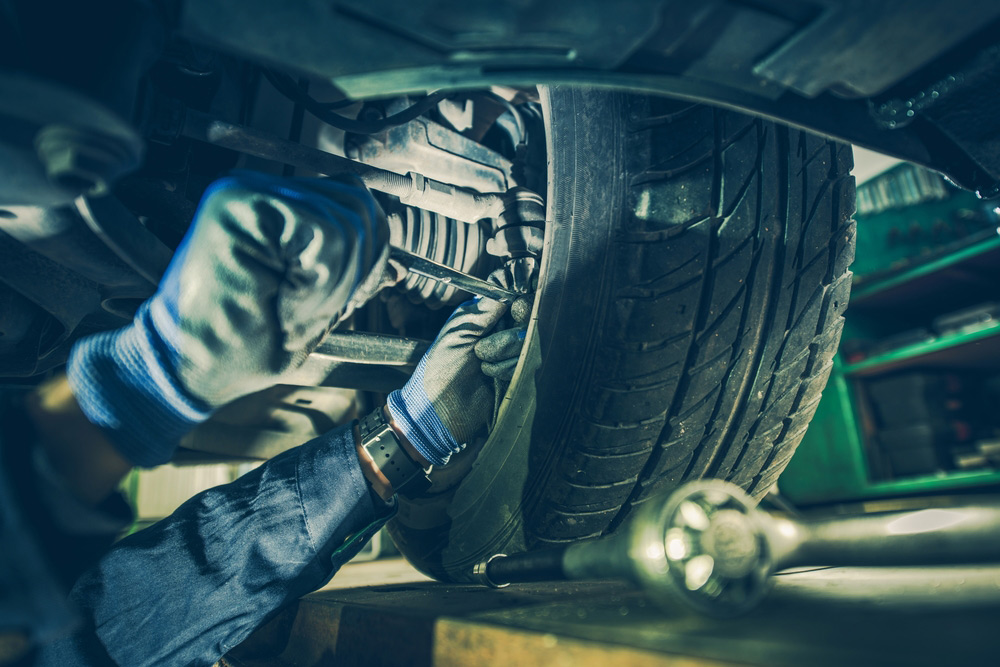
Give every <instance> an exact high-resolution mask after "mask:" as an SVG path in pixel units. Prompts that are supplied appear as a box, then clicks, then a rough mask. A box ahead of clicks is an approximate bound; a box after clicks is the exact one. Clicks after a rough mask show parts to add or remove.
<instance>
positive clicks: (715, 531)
mask: <svg viewBox="0 0 1000 667" xmlns="http://www.w3.org/2000/svg"><path fill="white" fill-rule="evenodd" d="M754 505H755V503H754V501H753V500H752V499H751V498H750V497H749V496H747V495H746V494H745V493H744V492H743V491H742V490H741V489H740V488H739V487H737V486H735V485H733V484H730V483H728V482H723V481H720V480H706V481H696V482H691V483H688V484H686V485H684V486H682V487H681V488H679V489H678V490H677V491H675V492H674V493H672V494H671V495H670V496H668V497H666V498H665V499H663V500H651V501H648V502H646V503H645V504H644V505H643V506H641V507H640V509H639V510H638V511H637V512H636V514H635V515H633V517H632V518H631V519H630V520H629V522H628V523H627V524H626V525H624V526H622V527H621V528H620V529H619V530H618V532H616V533H615V534H613V535H609V536H607V537H602V538H598V539H596V540H590V541H586V542H577V543H574V544H570V545H567V546H565V547H561V548H557V549H550V550H544V551H536V552H528V553H523V554H516V555H513V556H506V555H503V554H497V555H495V556H493V557H491V558H490V559H489V560H486V561H484V562H482V563H480V564H478V565H477V566H476V567H475V570H474V577H475V578H476V580H477V581H478V582H480V583H483V584H486V585H488V586H493V587H502V586H506V585H508V584H510V583H516V582H528V581H549V580H567V579H593V578H609V577H612V578H623V579H627V580H629V581H631V582H632V583H634V584H636V585H637V586H639V587H640V588H642V589H643V590H645V591H646V592H647V594H648V595H649V596H650V597H651V598H652V599H653V600H654V601H656V602H658V603H661V604H663V605H665V606H668V607H673V608H676V605H677V603H678V602H680V603H681V604H683V605H687V606H689V607H693V608H694V609H696V610H698V611H700V612H702V613H705V614H708V615H710V616H715V617H729V616H736V615H739V614H741V613H744V612H747V611H749V610H750V609H752V608H753V607H755V606H756V605H757V604H758V603H759V602H760V601H761V600H762V599H763V598H764V597H765V595H766V594H767V592H768V591H769V590H770V588H771V586H772V583H773V578H772V576H771V575H772V574H774V573H775V572H777V571H779V570H783V569H786V568H790V567H799V566H804V565H844V566H882V565H934V564H959V563H983V562H1000V504H994V505H975V506H967V507H956V508H947V509H943V508H942V509H925V510H919V511H910V512H891V513H883V514H874V515H867V516H858V517H850V518H835V519H820V520H796V519H790V518H786V517H781V516H776V515H772V514H769V513H768V512H765V511H763V510H759V509H757V508H756V507H755V506H754Z"/></svg>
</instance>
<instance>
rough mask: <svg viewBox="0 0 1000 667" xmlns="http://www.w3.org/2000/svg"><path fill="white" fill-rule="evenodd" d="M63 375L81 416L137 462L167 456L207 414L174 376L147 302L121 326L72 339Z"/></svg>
mask: <svg viewBox="0 0 1000 667" xmlns="http://www.w3.org/2000/svg"><path fill="white" fill-rule="evenodd" d="M66 375H67V378H68V379H69V384H70V387H71V388H72V390H73V394H74V396H75V397H76V401H77V403H78V404H79V405H80V408H81V410H83V413H84V415H86V417H87V419H88V420H90V421H91V422H92V423H94V424H96V425H97V426H99V427H101V428H102V429H103V430H104V432H105V433H106V434H107V435H108V437H109V439H110V440H111V443H112V444H113V445H114V446H115V448H116V449H117V450H118V452H119V453H120V454H121V455H122V456H123V457H125V458H126V459H127V460H129V461H130V462H132V463H133V464H135V465H138V466H145V467H149V466H155V465H159V464H161V463H166V462H167V461H169V460H170V458H171V457H172V456H173V453H174V450H175V449H176V448H177V443H178V442H179V441H180V439H181V438H182V437H183V436H184V435H185V434H186V433H187V432H188V431H190V430H191V429H192V428H194V427H195V426H197V425H198V424H200V423H201V422H203V421H205V420H206V419H208V417H209V416H210V415H211V414H212V408H211V407H209V406H206V405H204V404H203V403H202V402H201V401H199V400H197V399H195V398H194V397H192V396H191V395H190V394H189V393H188V392H187V391H185V390H184V388H183V386H182V385H181V383H180V381H179V380H178V378H177V375H176V373H175V371H174V369H173V366H172V365H171V364H170V361H169V353H168V347H167V345H166V343H165V342H164V340H163V339H162V338H161V336H160V335H159V334H158V333H157V330H156V328H155V327H154V326H153V324H152V318H151V316H150V311H149V304H148V303H146V304H143V305H142V306H141V307H140V309H139V312H138V313H136V316H135V320H134V321H133V323H132V324H131V325H129V326H127V327H125V328H124V329H119V330H118V331H109V332H104V333H99V334H96V335H93V336H88V337H87V338H83V339H81V340H80V341H78V342H77V343H76V345H74V347H73V351H72V353H71V354H70V357H69V362H68V364H67V367H66Z"/></svg>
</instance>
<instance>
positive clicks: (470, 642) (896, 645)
mask: <svg viewBox="0 0 1000 667" xmlns="http://www.w3.org/2000/svg"><path fill="white" fill-rule="evenodd" d="M777 579H778V581H777V585H776V587H775V589H774V591H773V592H772V594H771V596H770V597H769V598H768V599H767V600H766V601H765V602H764V604H763V605H761V607H760V608H759V609H757V610H756V611H755V612H754V613H752V614H750V615H748V616H746V617H743V618H739V619H735V620H727V621H717V620H710V619H706V618H703V617H700V616H696V615H694V614H691V613H688V612H685V611H683V610H675V611H668V612H665V611H663V610H661V609H659V608H656V607H654V606H653V605H652V604H650V603H649V602H648V601H647V600H645V599H644V597H643V595H642V594H640V593H638V592H636V591H634V590H632V589H630V588H629V587H627V586H625V585H623V584H620V583H616V582H584V583H570V584H523V585H514V586H511V587H509V588H505V589H501V590H490V589H486V588H478V587H471V586H452V585H446V584H440V583H435V582H432V581H429V580H428V579H427V578H426V577H424V576H423V575H421V574H420V573H418V572H416V571H415V570H414V569H413V568H412V567H410V566H409V565H408V564H407V563H406V562H405V561H403V560H398V559H394V560H383V561H375V562H370V563H359V564H351V565H348V566H347V567H345V568H344V569H343V570H342V571H341V572H340V573H339V574H338V575H337V576H336V577H335V578H334V580H333V581H332V582H331V584H330V585H329V586H328V587H327V588H326V589H324V590H322V591H320V592H317V593H314V594H312V595H310V596H308V597H306V598H304V599H303V600H302V601H301V602H300V603H299V604H298V605H297V607H295V608H292V609H290V610H288V611H287V612H286V613H284V614H283V615H281V616H279V617H278V618H277V619H275V620H274V621H272V622H271V623H270V624H269V625H267V626H265V627H264V628H262V629H261V630H260V631H258V632H257V633H256V634H255V635H254V636H253V637H251V638H250V639H249V640H248V641H247V642H246V643H244V644H243V645H242V646H241V647H239V648H238V649H237V650H235V651H234V652H233V653H232V654H231V656H230V657H229V658H227V662H228V663H229V664H231V665H234V666H236V665H246V666H251V665H253V666H256V665H318V664H331V663H335V664H337V665H407V666H414V667H420V666H422V665H436V666H438V665H456V666H458V665H461V666H466V665H546V667H561V666H563V665H567V666H568V665H574V666H582V667H587V666H589V665H599V666H600V667H609V665H637V666H638V665H684V666H701V665H730V664H733V665H748V664H749V665H767V666H769V667H770V666H775V665H844V664H850V665H852V667H854V666H856V665H897V664H898V665H918V664H920V665H923V664H936V665H961V664H967V665H987V664H993V665H995V664H1000V567H935V568H879V569H875V568H827V569H810V570H802V571H798V572H793V573H788V574H782V575H780V576H778V578H777Z"/></svg>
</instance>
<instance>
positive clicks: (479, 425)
mask: <svg viewBox="0 0 1000 667" xmlns="http://www.w3.org/2000/svg"><path fill="white" fill-rule="evenodd" d="M496 275H497V274H494V276H491V278H492V279H494V280H496ZM500 282H502V281H500ZM504 286H506V285H504ZM517 305H519V304H515V306H517ZM521 305H523V304H521ZM507 311H508V307H507V305H505V304H502V303H499V302H497V301H493V300H491V299H484V298H479V297H477V298H475V299H473V300H471V301H467V302H465V303H463V304H462V305H461V306H459V307H458V308H457V309H456V310H455V312H454V313H453V314H452V316H451V318H450V319H449V320H448V322H447V323H445V325H444V328H442V329H441V333H439V334H438V337H437V339H436V340H435V341H434V344H433V345H431V347H430V349H428V350H427V352H426V353H425V354H424V358H423V359H421V360H420V364H419V365H418V366H417V369H416V371H414V373H413V375H412V376H411V377H410V379H409V380H407V382H406V385H404V386H403V388H402V389H399V390H397V391H394V392H392V393H391V394H389V400H388V408H389V413H390V414H391V415H392V420H393V423H394V425H395V426H396V427H397V428H398V429H399V430H400V431H401V432H402V434H403V435H404V436H405V437H406V439H407V440H409V441H410V443H411V444H412V445H413V446H414V448H415V449H416V450H417V451H418V452H420V454H421V456H423V457H424V458H425V459H426V460H427V461H429V462H430V463H431V464H433V465H444V464H445V463H447V462H448V459H449V458H450V457H451V455H452V454H453V453H455V452H458V451H460V450H461V449H462V447H464V446H465V445H466V444H467V443H468V442H469V441H471V440H472V439H473V438H474V437H475V436H476V435H478V434H480V433H482V432H483V431H484V429H485V428H486V426H487V424H488V423H489V421H490V419H491V417H493V416H494V414H495V411H496V409H497V401H498V400H499V399H500V398H502V397H503V396H502V394H503V392H504V390H505V389H506V386H507V384H508V383H509V382H510V379H511V376H512V375H513V373H514V368H515V366H516V365H517V361H518V358H519V357H520V354H521V348H522V346H523V344H524V338H525V336H524V331H525V330H524V328H523V325H524V324H526V321H527V320H526V318H525V319H524V320H523V321H520V322H518V321H517V320H516V319H515V323H514V324H515V326H513V327H511V328H504V327H503V325H504V324H505V323H506V321H505V320H504V315H506V314H507Z"/></svg>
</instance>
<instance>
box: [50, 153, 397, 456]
mask: <svg viewBox="0 0 1000 667" xmlns="http://www.w3.org/2000/svg"><path fill="white" fill-rule="evenodd" d="M387 241H388V227H387V225H386V222H385V217H384V215H383V213H382V211H381V209H379V207H378V205H377V204H376V203H375V200H374V199H373V198H372V196H371V194H370V193H369V192H368V190H367V189H365V187H364V186H363V185H361V183H360V181H358V180H357V179H355V178H353V177H351V178H344V179H339V180H335V179H288V178H280V177H277V176H271V175H267V174H259V173H252V172H236V173H234V174H233V175H231V176H229V177H227V178H224V179H222V180H220V181H218V182H216V183H215V184H213V185H212V186H211V187H210V188H209V189H208V191H206V193H205V196H204V198H203V199H202V202H201V205H200V206H199V209H198V212H197V214H196V215H195V220H194V223H193V224H192V226H191V229H190V230H189V231H188V234H187V236H186V237H185V239H184V241H183V242H182V243H181V246H180V248H178V250H177V253H176V254H175V256H174V259H173V260H172V261H171V263H170V266H169V268H168V269H167V273H166V275H165V276H164V277H163V279H162V280H161V282H160V287H159V290H158V291H157V293H156V294H155V295H153V297H152V298H150V299H149V301H147V302H146V303H144V304H143V305H142V306H141V307H140V309H139V311H138V312H137V313H136V316H135V320H134V321H133V323H132V324H131V325H130V326H127V327H125V328H124V329H121V330H119V331H114V332H106V333H101V334H97V335H95V336H91V337H88V338H85V339H83V340H81V341H80V342H78V343H77V345H76V346H75V347H74V349H73V352H72V354H71V356H70V360H69V364H68V367H67V374H68V377H69V381H70V385H71V387H72V389H73V393H74V395H75V396H76V399H77V402H78V403H79V404H80V407H81V408H82V409H83V411H84V413H85V414H86V415H87V417H88V419H90V420H91V421H92V422H94V423H95V424H97V425H98V426H101V427H103V428H104V429H105V430H106V431H107V432H108V434H109V436H110V438H111V440H112V442H113V443H114V444H115V446H116V447H118V449H119V451H120V453H121V454H122V455H123V456H125V458H127V459H129V460H130V461H131V462H132V463H134V464H136V465H142V466H150V465H156V464H159V463H163V462H165V461H168V460H169V459H170V457H171V456H172V454H173V451H174V448H175V447H176V444H177V442H178V441H179V440H180V438H181V437H182V436H183V435H184V434H185V433H186V432H187V431H188V430H190V429H191V428H193V427H194V426H195V425H197V424H198V423H199V422H201V421H203V420H204V419H206V418H207V417H208V416H209V415H210V414H211V412H212V411H213V410H214V409H215V408H217V407H220V406H222V405H223V404H225V403H228V402H229V401H232V400H233V399H235V398H238V397H240V396H244V395H246V394H250V393H252V392H255V391H258V390H260V389H264V388H266V387H269V386H271V385H274V384H277V383H279V382H280V381H281V378H282V377H283V376H284V375H286V374H288V373H290V372H292V371H294V370H295V369H297V368H298V367H299V366H300V365H301V364H302V363H303V362H304V361H305V359H306V357H307V356H308V354H309V352H310V351H311V350H312V348H313V347H315V345H316V344H317V343H318V342H319V340H320V339H321V338H322V337H323V336H324V335H325V334H326V332H327V331H329V329H330V328H332V326H333V325H334V324H335V323H336V322H337V321H339V320H340V319H343V318H344V317H346V316H347V315H348V314H349V313H350V312H351V311H352V310H353V309H354V308H355V307H357V306H358V305H360V304H362V303H364V301H366V300H367V299H369V298H370V297H371V296H373V295H374V294H375V293H376V292H377V291H378V289H379V288H380V287H381V286H382V284H383V283H384V282H391V280H392V273H393V272H392V271H389V270H388V267H387V264H386V258H387V256H388V245H387Z"/></svg>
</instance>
